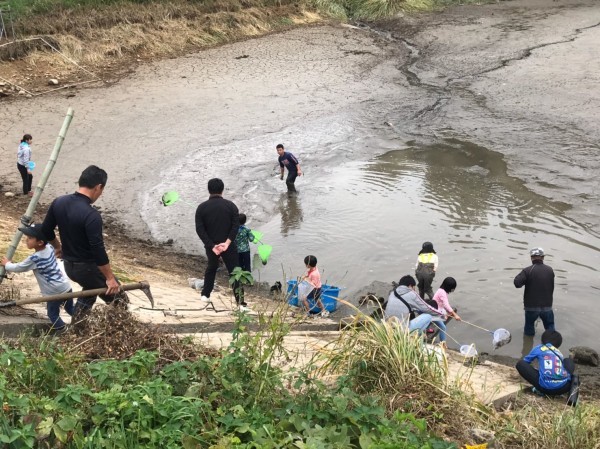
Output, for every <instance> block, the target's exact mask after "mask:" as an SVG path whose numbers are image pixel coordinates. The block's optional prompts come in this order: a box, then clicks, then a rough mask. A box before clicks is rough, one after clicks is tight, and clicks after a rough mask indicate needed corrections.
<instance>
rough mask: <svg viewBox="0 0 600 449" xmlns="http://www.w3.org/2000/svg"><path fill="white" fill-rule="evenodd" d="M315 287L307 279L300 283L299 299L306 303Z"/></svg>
mask: <svg viewBox="0 0 600 449" xmlns="http://www.w3.org/2000/svg"><path fill="white" fill-rule="evenodd" d="M313 289H314V287H313V286H312V284H311V283H310V282H308V281H307V280H306V279H305V280H303V281H302V282H300V283H298V299H299V300H300V301H304V300H305V299H306V298H307V297H308V295H309V294H310V292H311V291H313Z"/></svg>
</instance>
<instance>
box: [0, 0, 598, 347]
mask: <svg viewBox="0 0 600 449" xmlns="http://www.w3.org/2000/svg"><path fill="white" fill-rule="evenodd" d="M598 8H599V6H598V5H596V3H595V2H594V1H591V0H590V1H588V2H585V1H577V2H576V1H565V2H561V5H560V7H557V6H556V5H554V4H549V3H548V2H543V1H520V2H502V4H498V5H491V6H488V7H482V8H475V7H474V8H458V9H456V10H450V11H448V12H447V13H444V14H441V15H429V16H419V17H418V18H410V19H407V21H399V22H392V23H390V24H386V25H385V26H384V25H381V26H380V27H379V28H377V29H373V30H365V29H362V30H361V29H353V28H331V27H318V28H311V29H304V30H294V31H292V32H289V33H285V34H281V35H276V36H268V37H266V38H263V39H257V40H253V41H246V42H242V43H238V44H235V45H230V46H224V47H221V48H219V49H214V50H210V51H207V52H202V53H199V54H196V55H190V56H188V57H186V58H181V59H179V60H169V61H163V62H160V63H157V64H151V65H148V66H145V67H143V68H142V69H140V70H139V71H138V73H137V74H135V75H134V76H132V77H130V78H128V79H125V80H122V81H121V82H120V83H118V84H116V85H114V86H112V87H110V88H103V89H89V90H86V91H81V92H78V93H77V96H76V97H75V98H69V97H67V96H66V95H65V96H60V95H57V96H55V97H44V98H39V99H35V100H34V101H30V102H28V103H26V104H25V103H24V102H19V101H16V102H12V103H7V104H6V106H5V105H4V104H3V108H2V109H1V110H0V123H2V128H1V129H0V131H1V132H2V133H1V134H0V148H1V149H2V157H3V160H5V161H9V163H7V164H4V163H3V164H2V166H1V167H0V173H1V174H2V178H3V181H2V183H3V184H4V183H5V182H7V181H8V183H10V182H12V183H13V184H17V183H18V180H17V176H15V175H16V173H15V170H14V162H13V157H14V151H15V149H16V144H15V142H18V138H19V137H20V136H21V135H22V134H23V133H25V132H30V133H32V134H33V135H34V155H35V157H36V158H37V161H40V160H43V158H44V157H47V155H48V154H49V152H50V148H51V147H52V144H53V143H54V139H55V135H56V131H57V130H58V129H59V127H60V124H61V123H62V118H63V116H64V112H65V111H66V108H67V106H73V107H74V108H75V111H76V116H75V121H74V122H73V125H72V129H71V131H70V133H69V135H68V138H67V141H66V142H65V146H64V148H63V153H62V155H61V158H60V160H59V162H58V164H57V167H56V172H55V175H53V178H52V182H51V184H50V185H49V186H48V189H47V197H48V198H51V197H52V196H54V195H57V194H62V193H66V192H70V191H72V190H73V189H74V181H75V180H76V179H77V176H78V174H79V173H80V171H81V169H82V168H83V167H85V166H86V165H88V164H90V163H96V164H98V165H101V166H103V167H104V168H106V169H107V171H108V172H109V184H108V186H107V188H106V190H105V193H104V194H103V196H102V198H101V200H100V201H99V203H98V205H99V206H101V207H102V211H103V212H104V213H105V214H107V215H111V216H112V217H113V218H115V219H117V220H119V221H120V222H122V223H123V224H125V225H126V228H127V230H128V231H129V232H130V233H131V234H132V235H135V236H137V237H143V238H153V239H156V240H157V241H160V242H164V241H167V240H169V239H172V240H173V241H174V246H175V248H177V249H180V250H183V251H186V252H190V253H200V252H201V251H202V249H201V246H200V243H199V241H198V238H197V237H196V235H195V232H194V225H193V216H194V207H195V205H196V204H197V203H198V202H199V201H201V200H203V199H204V198H206V192H205V185H206V181H207V180H208V179H209V178H211V177H214V176H219V177H221V178H223V179H224V181H225V184H226V186H227V190H226V192H225V193H226V196H227V197H229V198H231V199H233V200H234V201H235V202H236V203H237V204H238V206H239V207H240V209H241V210H242V211H243V212H245V213H247V214H248V216H249V217H250V222H249V224H250V226H251V227H253V228H256V229H259V230H261V231H262V232H264V234H265V238H264V240H265V242H266V243H269V244H271V245H273V247H274V251H273V255H272V259H271V261H270V262H269V264H268V265H267V266H266V267H260V272H256V273H255V274H256V276H257V277H259V278H260V279H261V280H267V281H274V280H279V279H282V278H284V277H287V278H290V277H293V276H295V275H298V274H300V273H301V272H302V259H303V258H304V256H305V255H307V254H309V253H312V254H315V255H317V257H318V258H319V265H320V267H321V270H322V272H323V277H324V279H325V280H327V281H328V282H329V283H333V284H336V285H340V286H342V287H344V290H343V294H344V296H346V297H348V298H350V299H355V298H354V297H353V293H354V292H356V291H357V290H358V289H359V288H360V287H362V286H364V285H367V284H369V283H371V282H372V281H373V280H380V281H384V282H391V281H392V280H397V279H398V278H399V276H401V275H402V274H406V273H410V272H412V271H413V266H414V261H415V259H416V255H417V252H418V250H419V247H420V245H421V243H422V242H423V241H424V240H431V241H433V242H434V244H435V247H436V249H437V251H438V253H439V256H440V269H439V274H438V276H437V278H436V280H435V284H436V285H439V283H440V282H441V281H442V279H443V277H444V276H448V275H451V276H453V277H455V278H456V279H457V280H458V284H459V287H458V290H457V292H456V293H454V294H453V295H452V296H451V301H452V302H453V303H454V304H455V305H457V306H458V307H459V308H460V310H461V315H462V316H463V317H464V318H465V319H467V320H469V321H473V322H476V323H477V324H479V325H482V326H484V327H487V328H489V329H493V328H496V327H506V328H508V329H509V330H510V331H511V332H512V333H513V336H514V341H513V343H511V345H509V346H507V347H505V348H502V349H501V350H500V352H501V353H503V354H508V355H520V353H521V346H522V342H521V338H520V335H521V326H522V319H523V318H522V315H523V313H522V301H521V296H522V292H521V291H520V290H516V289H515V288H514V287H513V286H512V279H513V278H514V276H515V275H516V274H517V273H518V271H519V270H520V269H521V268H523V267H524V266H526V265H527V264H528V260H529V258H528V255H527V251H528V249H529V248H530V247H532V246H542V247H544V248H545V249H546V251H547V252H548V254H549V255H548V257H547V262H548V263H549V264H550V265H551V266H553V267H554V269H555V272H556V275H557V280H556V284H557V286H556V300H555V306H556V315H557V325H558V328H559V329H560V330H561V331H562V332H563V333H564V335H565V342H566V345H569V346H573V345H575V344H586V345H589V346H593V347H597V343H596V340H597V338H596V335H595V327H597V326H595V323H597V322H598V320H599V319H600V315H599V314H600V310H599V309H598V308H597V307H595V306H594V302H595V297H596V294H597V292H598V291H599V290H600V284H599V283H598V273H597V269H598V268H597V267H600V263H599V262H600V261H599V260H598V259H599V257H600V256H599V255H600V252H599V251H598V249H599V248H600V242H599V237H598V234H597V231H598V229H599V227H598V226H599V225H598V213H599V206H598V204H600V188H599V187H600V186H599V184H598V178H597V170H598V167H600V158H599V157H598V153H597V148H598V147H597V137H598V136H600V128H598V125H597V122H596V121H594V120H590V117H593V116H597V114H598V113H600V104H599V101H598V97H597V95H596V94H590V91H592V92H595V91H594V90H593V89H594V86H597V83H596V82H595V77H597V74H598V73H600V58H593V57H590V56H589V55H590V54H592V53H593V52H594V51H597V50H595V48H596V47H595V44H594V43H595V42H597V39H598V33H599V31H600V27H598V26H597V19H595V18H597V17H599V15H598V12H599V10H598ZM517 19H518V20H517ZM594 54H595V53H594ZM565 60H568V64H564V61H565ZM547 61H551V63H550V66H548V63H547ZM584 62H585V64H584ZM573 66H577V67H584V68H585V70H583V69H582V70H570V67H573ZM534 75H535V76H534ZM565 86H567V88H565ZM549 89H550V90H549ZM547 92H551V96H550V97H549V96H547V95H546V93H547ZM562 111H568V113H565V112H562ZM15 136H16V137H15ZM279 142H282V143H284V144H286V146H287V147H288V148H289V149H290V150H291V151H292V152H293V153H295V154H296V155H297V156H299V158H300V160H301V162H302V165H303V169H304V171H305V176H303V177H301V178H300V179H299V180H298V181H297V185H298V189H299V190H300V193H299V195H298V196H294V197H288V196H287V194H286V193H285V191H284V190H285V186H284V183H283V182H282V181H280V180H279V179H278V168H277V166H276V153H275V144H277V143H279ZM38 166H42V165H40V164H38ZM167 190H177V191H178V192H179V193H180V194H181V197H182V199H183V201H181V202H179V203H177V204H175V205H174V206H171V207H168V208H166V207H163V206H161V205H160V204H159V199H160V196H161V195H162V193H164V192H165V191H167ZM184 201H185V202H184ZM186 202H187V203H189V204H186ZM109 240H110V237H109ZM449 334H450V335H451V336H452V337H454V338H455V340H456V341H457V342H460V343H471V342H475V343H477V346H478V348H479V350H480V351H481V350H489V349H490V348H491V337H490V336H488V335H487V334H485V333H484V332H482V331H478V330H475V329H473V328H470V327H467V326H466V325H464V324H452V325H451V327H450V329H449ZM452 344H453V345H457V343H456V342H454V343H452Z"/></svg>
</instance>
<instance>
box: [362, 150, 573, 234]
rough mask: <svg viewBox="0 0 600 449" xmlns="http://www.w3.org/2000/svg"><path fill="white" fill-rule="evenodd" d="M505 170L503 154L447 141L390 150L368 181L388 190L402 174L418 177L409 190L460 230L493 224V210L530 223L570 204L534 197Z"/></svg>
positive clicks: (369, 167)
mask: <svg viewBox="0 0 600 449" xmlns="http://www.w3.org/2000/svg"><path fill="white" fill-rule="evenodd" d="M506 171H507V167H506V163H505V162H504V159H503V156H502V155H501V154H500V153H496V152H493V151H489V150H487V149H485V148H483V147H480V146H478V145H475V144H472V143H469V142H462V141H458V140H456V139H446V140H444V141H443V142H442V143H437V144H432V145H423V146H419V145H417V144H414V143H413V144H412V145H411V146H410V147H409V148H407V149H405V150H398V151H390V152H388V153H386V154H384V155H382V156H380V157H378V158H376V159H375V161H374V162H372V163H370V164H368V165H367V166H366V167H365V172H366V174H365V177H364V179H365V181H366V182H368V183H370V184H372V185H374V186H376V187H383V188H384V189H395V188H397V181H398V179H400V178H402V177H410V178H417V179H419V180H420V181H421V183H420V185H418V187H417V188H416V189H415V191H414V192H412V193H411V194H412V195H415V196H418V198H419V200H420V201H421V202H422V203H423V205H424V207H426V208H428V209H430V210H431V211H436V212H439V213H441V214H443V215H444V216H445V219H446V221H447V222H448V223H449V224H450V225H451V226H454V227H457V228H463V227H465V226H489V225H490V224H491V219H490V214H492V215H496V216H498V218H501V219H506V220H508V221H514V220H515V219H518V221H520V222H521V223H531V222H533V221H535V219H536V217H538V216H539V215H540V213H541V212H544V213H558V214H560V213H563V212H564V211H565V210H566V209H567V208H568V206H566V205H564V204H562V203H552V202H550V201H548V200H547V199H545V198H542V197H539V196H535V195H532V194H531V192H530V191H529V190H528V189H527V188H526V187H525V185H524V184H523V182H521V181H519V180H517V179H515V178H511V177H509V176H508V175H507V174H506Z"/></svg>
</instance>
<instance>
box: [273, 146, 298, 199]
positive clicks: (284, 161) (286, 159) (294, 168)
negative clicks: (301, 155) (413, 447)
mask: <svg viewBox="0 0 600 449" xmlns="http://www.w3.org/2000/svg"><path fill="white" fill-rule="evenodd" d="M276 149H277V154H279V158H278V159H277V160H278V161H279V167H280V168H281V176H280V177H279V179H281V180H283V174H284V171H285V168H287V170H288V175H287V178H285V184H286V185H287V189H288V192H295V191H296V186H295V184H294V183H295V182H296V178H297V177H298V176H302V169H301V168H300V162H298V159H296V156H294V155H293V154H292V153H290V152H288V151H285V148H283V144H281V143H280V144H278V145H277V148H276Z"/></svg>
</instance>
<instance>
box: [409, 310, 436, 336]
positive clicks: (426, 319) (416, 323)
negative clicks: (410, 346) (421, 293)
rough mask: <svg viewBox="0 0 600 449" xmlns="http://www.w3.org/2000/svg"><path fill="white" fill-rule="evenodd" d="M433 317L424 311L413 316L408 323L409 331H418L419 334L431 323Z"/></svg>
mask: <svg viewBox="0 0 600 449" xmlns="http://www.w3.org/2000/svg"><path fill="white" fill-rule="evenodd" d="M431 318H432V317H431V315H429V314H428V313H422V314H421V315H419V316H418V317H415V318H413V319H412V320H410V323H409V324H408V330H409V332H412V331H417V332H419V334H422V333H423V332H425V330H427V328H428V327H429V325H430V324H431Z"/></svg>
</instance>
